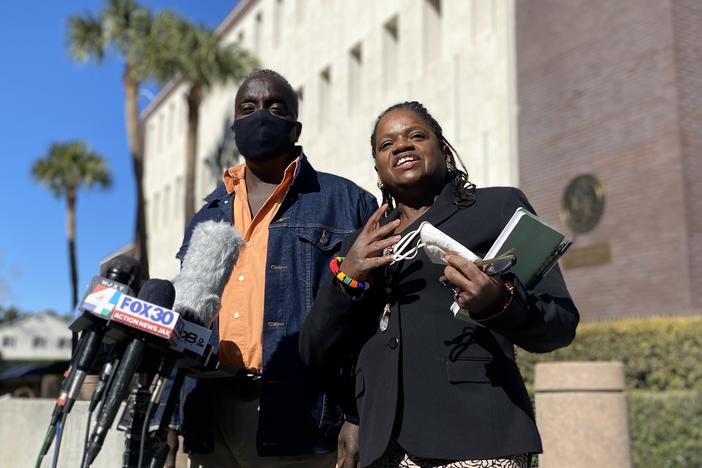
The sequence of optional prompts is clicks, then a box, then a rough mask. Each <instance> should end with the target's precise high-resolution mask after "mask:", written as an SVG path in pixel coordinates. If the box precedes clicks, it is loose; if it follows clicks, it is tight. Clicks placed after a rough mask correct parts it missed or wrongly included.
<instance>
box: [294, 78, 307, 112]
mask: <svg viewBox="0 0 702 468" xmlns="http://www.w3.org/2000/svg"><path fill="white" fill-rule="evenodd" d="M295 94H297V102H298V105H297V115H298V117H300V116H301V115H302V107H303V106H304V104H305V89H304V88H303V87H302V86H300V87H299V88H297V89H296V90H295Z"/></svg>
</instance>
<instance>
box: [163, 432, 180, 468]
mask: <svg viewBox="0 0 702 468" xmlns="http://www.w3.org/2000/svg"><path fill="white" fill-rule="evenodd" d="M166 443H167V444H168V456H167V457H166V462H165V463H164V464H163V468H175V466H176V457H177V455H178V446H179V442H178V433H177V432H175V431H168V437H167V438H166Z"/></svg>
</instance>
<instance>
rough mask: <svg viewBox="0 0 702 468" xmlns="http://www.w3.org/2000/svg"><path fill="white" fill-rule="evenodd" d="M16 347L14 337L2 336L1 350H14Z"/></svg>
mask: <svg viewBox="0 0 702 468" xmlns="http://www.w3.org/2000/svg"><path fill="white" fill-rule="evenodd" d="M15 346H17V338H16V337H14V336H3V337H2V347H3V348H14V347H15Z"/></svg>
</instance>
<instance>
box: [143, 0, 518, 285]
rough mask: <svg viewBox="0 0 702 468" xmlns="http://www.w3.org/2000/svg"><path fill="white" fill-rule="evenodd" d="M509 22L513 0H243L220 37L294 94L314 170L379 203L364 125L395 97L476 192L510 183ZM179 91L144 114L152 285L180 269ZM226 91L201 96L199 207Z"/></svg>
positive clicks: (224, 136)
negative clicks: (456, 161) (415, 113)
mask: <svg viewBox="0 0 702 468" xmlns="http://www.w3.org/2000/svg"><path fill="white" fill-rule="evenodd" d="M513 20H514V2H513V0H384V1H382V2H376V1H372V0H358V1H353V2H349V1H345V0H242V1H241V2H239V4H238V5H237V7H236V8H235V9H234V10H233V11H232V12H231V14H229V15H228V17H227V18H225V20H224V21H223V22H222V24H221V25H220V26H219V28H218V30H219V32H220V33H221V35H222V40H223V41H224V42H225V43H229V42H237V41H238V42H239V43H240V44H241V45H242V46H244V47H245V48H247V49H248V50H250V51H251V52H253V53H254V54H255V55H256V56H257V57H259V59H260V61H261V63H262V65H263V66H264V67H266V68H272V69H274V70H276V71H279V72H280V73H282V74H283V75H284V76H286V78H287V79H288V80H289V81H290V83H291V84H292V86H293V87H294V88H295V89H296V90H297V92H298V95H299V96H300V105H301V107H300V116H299V119H300V121H301V122H302V124H303V129H302V136H301V139H300V143H301V144H302V145H303V146H304V149H305V153H306V155H307V156H308V158H309V159H310V161H311V163H312V164H313V165H314V167H315V168H316V169H318V170H320V171H325V172H331V173H334V174H338V175H341V176H344V177H346V178H348V179H351V180H353V181H354V182H356V183H357V184H359V185H360V186H362V187H364V188H366V189H367V190H369V191H371V192H373V193H375V194H376V195H378V194H379V193H378V190H377V188H376V187H375V184H376V180H377V179H376V176H375V171H374V169H373V161H372V158H371V152H370V145H369V137H370V134H371V130H372V125H373V122H374V120H375V118H376V117H377V115H378V114H379V113H380V112H381V111H382V110H384V109H385V108H386V107H388V106H389V105H391V104H394V103H396V102H400V101H405V100H419V101H421V102H423V103H424V104H425V105H426V106H427V108H428V109H429V111H430V112H431V113H432V114H433V115H434V117H436V119H437V120H438V121H439V122H440V123H441V124H442V126H443V128H444V133H445V135H446V136H447V138H448V139H449V141H450V142H451V143H452V144H453V145H454V146H455V147H456V148H457V150H458V152H459V154H460V155H461V158H462V160H463V162H464V163H465V164H466V166H467V168H468V170H469V173H470V176H471V179H472V180H473V181H474V182H476V183H477V184H478V185H480V186H484V185H516V184H517V183H518V177H519V174H518V172H517V167H518V164H517V159H516V137H517V136H516V105H515V79H514V37H513V32H514V25H513ZM186 91H187V90H186V87H185V85H183V84H179V83H172V84H171V85H169V86H167V87H166V88H165V89H164V90H163V91H162V92H161V94H160V95H159V96H158V97H157V98H156V99H155V100H154V101H153V102H152V103H151V105H150V106H149V107H148V108H147V109H145V111H144V112H143V114H142V120H143V125H144V135H145V161H146V162H145V179H144V182H145V192H146V202H147V222H148V229H149V241H148V245H149V258H150V270H151V275H152V276H154V277H166V278H168V277H173V276H174V275H175V273H176V272H177V270H178V262H177V261H176V260H175V258H174V255H175V252H176V251H177V249H178V247H179V245H180V242H181V240H182V234H183V225H184V223H185V220H184V219H183V214H182V212H183V208H182V207H183V196H184V195H183V187H184V183H183V176H184V160H185V128H186V102H185V98H184V96H185V93H186ZM235 93H236V84H231V85H228V86H221V87H217V88H214V89H211V90H210V91H209V92H208V93H207V95H206V97H205V99H204V102H203V104H202V106H201V110H200V128H199V134H198V151H197V153H198V154H197V156H198V161H199V163H198V166H197V170H198V177H197V183H196V187H197V188H196V191H197V194H196V195H197V199H198V200H200V199H202V198H203V197H204V196H205V195H206V194H207V193H208V192H210V191H211V190H212V189H213V188H214V187H215V185H216V184H217V182H218V181H219V179H220V177H221V174H218V173H216V172H215V171H212V170H210V169H209V167H208V165H207V163H206V161H207V160H210V159H212V158H213V156H217V155H218V153H222V152H229V153H233V151H234V149H233V147H232V145H231V142H228V138H229V137H228V135H229V126H230V125H231V121H232V119H233V105H234V96H235ZM229 139H230V138H229Z"/></svg>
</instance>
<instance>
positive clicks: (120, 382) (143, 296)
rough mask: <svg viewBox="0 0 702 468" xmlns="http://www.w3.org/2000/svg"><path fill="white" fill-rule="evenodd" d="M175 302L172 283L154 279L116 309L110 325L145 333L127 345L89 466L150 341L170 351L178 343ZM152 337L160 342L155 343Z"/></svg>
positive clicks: (94, 435) (124, 298) (92, 440)
mask: <svg viewBox="0 0 702 468" xmlns="http://www.w3.org/2000/svg"><path fill="white" fill-rule="evenodd" d="M174 299H175V290H174V288H173V285H172V284H171V282H170V281H166V280H156V279H152V280H148V281H146V282H145V283H144V285H143V286H142V288H141V291H140V292H139V296H138V298H133V297H130V296H125V295H123V296H122V297H121V298H120V299H119V301H118V304H117V305H116V306H115V308H114V310H113V312H112V315H111V316H110V322H117V323H122V324H126V325H128V326H130V327H132V328H134V329H136V330H139V331H141V332H142V333H138V334H137V336H136V337H135V338H134V339H133V340H132V341H131V342H130V343H129V344H128V345H127V347H126V350H125V352H124V355H123V356H122V359H121V360H120V363H119V366H118V367H117V370H116V372H115V375H114V380H113V382H112V385H111V386H110V390H109V393H108V394H107V397H106V398H105V402H104V404H103V407H102V409H101V410H100V414H99V416H98V419H97V425H96V427H95V430H94V431H93V433H92V434H91V436H90V441H89V443H88V448H87V451H86V453H87V456H86V461H87V466H89V465H90V464H91V463H92V462H93V461H94V460H95V457H97V455H98V453H99V452H100V449H101V448H102V444H103V443H104V441H105V437H106V436H107V431H109V430H110V427H111V426H112V423H113V422H114V419H115V416H116V415H117V412H118V411H119V406H120V403H121V402H122V400H124V398H125V396H126V394H127V391H128V390H129V384H130V381H131V379H132V376H133V375H134V373H135V372H136V370H137V367H138V366H139V362H140V361H141V359H142V357H143V355H144V353H145V350H146V345H147V340H148V341H149V342H152V343H153V344H155V345H156V346H159V347H166V348H167V347H168V346H169V344H170V341H171V340H177V334H176V333H175V326H176V323H177V322H178V318H179V316H178V314H177V313H175V312H173V311H172V310H170V307H172V306H173V301H174ZM150 336H156V337H158V338H155V339H152V338H150Z"/></svg>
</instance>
